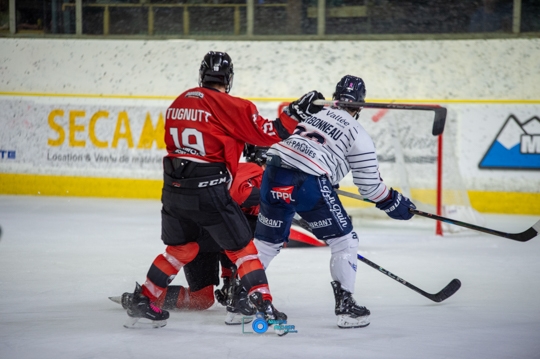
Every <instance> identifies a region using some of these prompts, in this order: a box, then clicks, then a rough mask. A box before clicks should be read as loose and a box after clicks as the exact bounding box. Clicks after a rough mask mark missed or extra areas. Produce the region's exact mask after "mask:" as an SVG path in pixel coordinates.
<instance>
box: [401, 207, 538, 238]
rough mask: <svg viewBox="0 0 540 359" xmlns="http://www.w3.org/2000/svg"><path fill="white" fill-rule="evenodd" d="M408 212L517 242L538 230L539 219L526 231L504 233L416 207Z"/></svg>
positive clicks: (533, 235)
mask: <svg viewBox="0 0 540 359" xmlns="http://www.w3.org/2000/svg"><path fill="white" fill-rule="evenodd" d="M409 212H411V213H414V214H416V215H419V216H422V217H426V218H431V219H435V220H437V221H441V222H445V223H450V224H453V225H456V226H460V227H464V228H469V229H474V230H475V231H479V232H483V233H487V234H492V235H494V236H499V237H504V238H508V239H512V240H514V241H518V242H527V241H528V240H530V239H532V238H534V237H536V236H537V235H538V231H540V220H539V221H538V222H536V223H535V224H534V225H533V226H532V227H531V228H529V229H527V230H526V231H523V232H521V233H506V232H501V231H496V230H494V229H489V228H484V227H480V226H477V225H474V224H471V223H465V222H461V221H458V220H455V219H451V218H446V217H441V216H437V215H436V214H431V213H426V212H422V211H419V210H417V209H412V208H409Z"/></svg>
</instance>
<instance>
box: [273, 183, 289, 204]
mask: <svg viewBox="0 0 540 359" xmlns="http://www.w3.org/2000/svg"><path fill="white" fill-rule="evenodd" d="M293 190H294V186H284V187H274V188H272V189H271V190H270V193H272V198H273V199H277V200H280V199H282V200H284V201H285V202H286V203H291V202H294V199H293V198H292V192H293Z"/></svg>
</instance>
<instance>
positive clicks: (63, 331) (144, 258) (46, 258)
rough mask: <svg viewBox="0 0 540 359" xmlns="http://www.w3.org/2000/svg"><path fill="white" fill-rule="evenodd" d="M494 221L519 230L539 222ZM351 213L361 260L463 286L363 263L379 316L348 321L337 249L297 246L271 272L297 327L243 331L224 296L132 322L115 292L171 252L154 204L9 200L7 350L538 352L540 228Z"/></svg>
mask: <svg viewBox="0 0 540 359" xmlns="http://www.w3.org/2000/svg"><path fill="white" fill-rule="evenodd" d="M374 210H375V209H374ZM486 220H487V221H486V224H485V226H486V227H489V228H493V229H497V230H502V231H507V232H521V231H523V230H525V229H527V228H529V227H530V226H532V225H533V224H534V223H535V222H536V221H537V218H536V217H533V216H502V215H490V216H487V215H486ZM355 223H356V224H357V227H356V228H357V232H358V234H359V236H360V246H359V253H361V254H362V255H364V256H365V257H366V258H368V259H370V260H371V261H373V262H375V263H377V264H379V265H380V266H382V267H384V268H385V269H387V270H389V271H391V272H392V273H394V274H396V275H398V276H400V277H401V278H403V279H405V280H407V281H410V282H411V283H412V284H414V285H416V286H417V287H420V288H422V289H424V290H425V291H427V292H430V293H436V292H438V291H439V290H440V289H442V288H443V287H444V286H445V285H446V284H448V283H449V282H450V280H452V279H453V278H459V279H460V280H461V282H462V283H463V286H462V288H461V289H460V290H459V291H458V292H457V293H456V294H455V295H454V296H453V297H451V298H449V299H447V300H446V301H444V302H442V303H434V302H431V301H430V300H428V299H426V298H424V297H422V296H421V295H419V294H418V293H416V292H414V291H412V290H410V289H408V288H406V287H405V286H403V285H402V284H400V283H398V282H396V281H394V280H392V279H390V278H388V277H387V276H385V275H383V274H382V273H378V271H377V270H375V269H373V268H371V267H369V266H367V265H365V264H363V263H361V262H358V276H357V281H356V293H355V298H356V300H357V301H358V302H359V304H360V305H365V306H367V307H368V308H369V309H370V310H371V312H372V315H371V325H370V326H368V327H366V328H361V329H339V328H337V326H336V318H335V316H334V313H333V309H334V308H333V305H334V301H333V295H332V290H331V287H330V281H331V278H330V274H329V269H328V266H329V265H328V261H329V257H330V251H329V249H328V248H326V247H322V248H321V247H320V248H308V249H304V248H289V249H284V250H283V251H282V253H281V254H280V255H279V256H278V257H277V258H276V259H275V260H274V261H273V262H272V264H271V266H270V267H269V269H268V277H269V281H270V286H271V289H272V293H273V295H274V303H275V305H276V307H277V308H278V309H280V310H282V311H284V312H285V313H287V315H288V316H289V320H288V324H293V325H295V327H296V329H297V330H298V333H296V334H294V333H291V334H289V335H286V336H284V337H278V336H276V335H273V334H263V335H258V334H242V332H241V328H240V327H234V326H226V325H224V324H223V319H224V316H225V313H224V308H223V307H221V306H220V305H219V304H215V305H214V306H213V307H212V308H210V309H209V310H207V311H204V312H172V313H171V318H170V319H169V320H168V324H167V326H166V327H164V328H160V329H140V330H133V329H132V330H130V329H125V328H124V327H123V326H122V325H123V323H124V321H125V320H126V318H127V315H126V313H125V311H123V310H122V308H121V307H120V306H119V305H118V304H115V303H113V302H111V301H110V300H109V299H108V297H109V296H112V295H119V294H121V293H122V292H124V291H132V290H133V287H134V285H135V281H139V282H142V281H144V278H145V275H146V271H147V270H148V267H149V265H150V263H151V262H152V260H153V259H154V258H155V256H156V255H157V254H159V253H161V252H162V251H163V249H164V246H163V244H162V243H161V241H160V239H159V238H160V203H159V201H143V200H140V201H139V200H120V199H90V198H67V197H31V196H0V225H1V226H2V229H3V235H2V238H1V240H0V304H1V305H0V358H2V359H11V358H17V359H24V358H55V359H61V358H69V359H74V358H115V359H124V358H145V359H148V358H160V359H162V358H249V359H253V358H310V359H311V358H338V357H339V358H367V359H371V358H375V359H376V358H385V359H388V358H416V359H418V358H461V359H463V358H489V359H496V358H520V359H523V358H540V340H539V339H540V334H539V333H540V300H539V297H540V237H537V238H534V239H532V240H530V241H529V242H526V243H519V242H514V241H511V240H508V239H505V238H500V237H495V236H490V235H487V234H479V233H475V232H472V231H466V232H465V233H461V234H460V235H452V236H446V237H443V238H441V237H436V236H434V235H433V227H432V223H433V221H431V222H430V220H424V221H422V219H420V218H414V219H413V220H412V221H409V222H405V223H402V222H398V221H380V222H379V221H371V222H370V221H367V220H363V219H361V218H360V219H356V220H355ZM175 283H177V284H185V279H184V276H183V275H182V274H180V275H179V276H178V277H177V279H175Z"/></svg>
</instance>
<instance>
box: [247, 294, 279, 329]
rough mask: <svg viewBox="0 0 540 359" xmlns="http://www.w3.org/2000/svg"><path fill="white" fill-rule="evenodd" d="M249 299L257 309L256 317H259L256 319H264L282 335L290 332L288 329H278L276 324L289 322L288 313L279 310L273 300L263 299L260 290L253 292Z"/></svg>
mask: <svg viewBox="0 0 540 359" xmlns="http://www.w3.org/2000/svg"><path fill="white" fill-rule="evenodd" d="M249 299H250V300H251V302H252V303H253V305H254V306H255V308H256V309H257V313H256V317H257V318H258V319H256V320H260V319H259V318H261V319H264V320H265V321H266V322H267V323H268V325H269V326H271V327H272V328H273V329H274V332H275V333H276V334H277V335H279V336H280V337H281V336H284V335H286V334H287V333H288V331H287V330H281V329H279V330H276V324H278V325H281V324H285V323H286V322H287V315H286V314H285V313H282V312H280V311H278V310H277V309H276V308H275V307H274V305H273V304H272V302H271V301H269V300H263V297H262V294H261V293H260V292H254V293H252V294H251V295H250V296H249Z"/></svg>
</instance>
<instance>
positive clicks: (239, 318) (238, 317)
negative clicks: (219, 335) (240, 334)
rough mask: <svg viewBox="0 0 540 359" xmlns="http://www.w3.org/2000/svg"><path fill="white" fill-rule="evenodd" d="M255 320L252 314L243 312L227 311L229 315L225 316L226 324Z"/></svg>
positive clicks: (238, 323) (245, 322)
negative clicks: (248, 314)
mask: <svg viewBox="0 0 540 359" xmlns="http://www.w3.org/2000/svg"><path fill="white" fill-rule="evenodd" d="M252 321H253V317H252V316H246V315H243V314H242V313H231V312H227V316H226V317H225V324H227V325H240V324H242V322H243V323H244V324H247V323H251V322H252Z"/></svg>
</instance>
